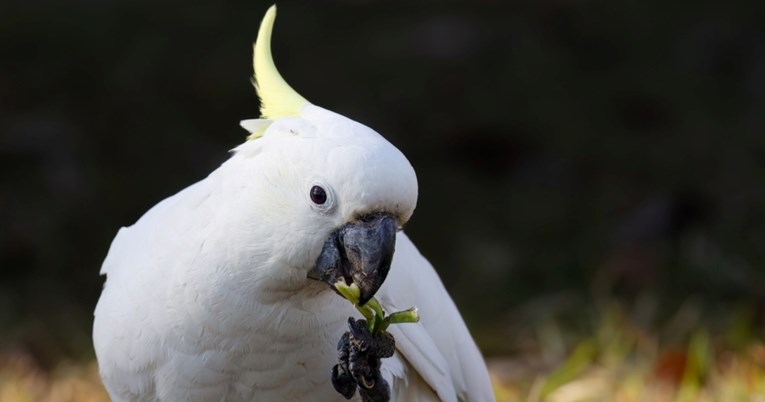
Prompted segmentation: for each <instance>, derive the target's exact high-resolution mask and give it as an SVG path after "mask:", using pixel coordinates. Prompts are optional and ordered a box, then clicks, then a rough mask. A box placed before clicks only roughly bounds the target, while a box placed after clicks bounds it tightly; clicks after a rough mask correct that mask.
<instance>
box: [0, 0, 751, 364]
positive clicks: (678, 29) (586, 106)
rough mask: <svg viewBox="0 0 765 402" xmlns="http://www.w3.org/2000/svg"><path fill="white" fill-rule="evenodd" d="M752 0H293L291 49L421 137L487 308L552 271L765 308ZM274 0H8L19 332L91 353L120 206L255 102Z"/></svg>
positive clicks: (4, 77)
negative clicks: (264, 25) (265, 21)
mask: <svg viewBox="0 0 765 402" xmlns="http://www.w3.org/2000/svg"><path fill="white" fill-rule="evenodd" d="M750 3H751V4H749V3H746V2H717V4H702V3H700V2H695V1H684V2H666V1H658V0H655V1H589V0H578V1H504V2H502V1H488V0H487V1H460V2H458V1H447V2H441V1H374V0H367V1H312V2H308V1H305V2H293V1H284V2H280V3H279V17H278V18H277V22H276V28H275V34H274V44H273V48H274V54H275V59H276V62H277V65H278V66H279V68H280V69H281V71H282V74H283V75H284V76H285V77H286V79H287V81H289V82H290V83H291V84H292V86H293V87H294V88H296V89H297V90H298V91H299V92H300V93H301V94H303V95H304V96H305V97H306V98H308V99H309V100H310V101H312V102H313V103H315V104H317V105H320V106H323V107H326V108H328V109H331V110H334V111H337V112H339V113H341V114H344V115H346V116H349V117H351V118H353V119H356V120H358V121H361V122H363V123H365V124H367V125H369V126H371V127H373V128H375V129H376V130H377V131H379V132H380V133H382V134H383V135H384V136H386V137H387V138H388V139H389V140H390V141H391V142H392V143H394V144H395V145H396V146H397V147H398V148H399V149H401V150H402V151H403V152H404V154H406V155H407V156H408V157H409V159H410V160H411V162H412V164H413V165H414V167H415V169H416V171H417V173H418V178H419V182H420V198H419V204H418V208H417V211H416V212H415V215H414V218H413V219H412V221H411V222H410V224H409V226H408V228H407V231H408V233H409V234H410V236H411V237H412V238H413V240H414V241H415V243H416V244H418V245H419V247H420V249H421V251H422V252H423V253H424V254H425V255H426V256H427V257H428V258H429V259H430V260H431V261H432V262H433V263H434V265H435V266H436V268H437V269H438V271H439V273H440V274H441V276H442V278H443V279H444V282H445V284H446V285H447V287H448V288H449V290H450V291H451V293H452V294H453V296H454V298H455V300H456V302H457V304H458V305H459V306H460V307H461V309H462V311H463V312H464V314H465V316H466V319H467V320H468V322H469V323H470V325H471V327H472V328H473V329H474V330H475V331H476V332H477V333H481V334H486V333H491V332H492V331H493V330H494V329H495V328H498V326H499V325H502V322H503V317H505V314H506V313H507V312H508V311H511V310H513V309H514V308H515V307H516V306H519V305H522V304H524V303H528V302H530V301H533V300H535V299H537V298H539V297H541V296H542V295H549V294H552V295H555V294H574V295H581V296H582V297H581V298H579V299H577V300H584V302H583V303H582V305H581V308H582V309H587V308H588V305H587V302H586V300H588V297H590V296H588V295H591V294H593V293H598V292H604V293H606V294H609V295H611V296H612V297H616V298H619V299H622V298H623V299H630V298H632V297H634V296H636V295H641V294H646V293H649V294H653V295H657V297H666V298H668V299H675V300H678V301H682V300H684V299H686V298H688V297H694V298H696V299H701V300H703V301H704V302H705V303H710V304H714V303H718V302H725V303H727V302H730V301H734V302H742V303H745V304H747V305H751V306H754V308H755V310H757V311H759V306H760V305H761V304H762V303H761V302H762V301H764V300H765V298H764V296H765V269H764V266H763V265H764V263H765V249H764V248H763V246H764V245H765V226H764V224H765V186H764V185H763V184H764V183H765V174H764V173H765V113H764V112H765V41H763V36H762V35H761V32H762V27H763V25H762V24H763V22H762V21H763V16H765V13H763V7H762V5H761V3H757V2H750ZM269 5H270V3H268V2H262V1H254V0H253V1H231V2H213V1H209V2H184V1H166V0H162V1H147V0H143V1H122V0H109V1H94V0H80V1H64V2H62V1H52V0H39V1H15V0H11V1H4V2H2V3H1V4H0V164H1V165H0V167H1V168H0V267H1V269H2V271H1V273H0V345H2V346H0V350H2V349H3V348H19V347H21V348H24V349H26V350H28V351H30V352H31V353H33V354H35V355H36V356H38V358H39V359H40V360H43V361H48V362H55V361H56V360H57V359H59V358H61V357H66V356H85V357H87V356H89V355H91V354H92V352H91V349H90V344H89V336H90V325H91V320H92V317H91V313H92V310H93V308H94V306H95V302H96V300H97V298H98V295H99V292H100V287H101V283H102V281H103V279H102V278H101V277H99V276H98V271H99V268H100V263H101V261H102V259H103V257H104V256H105V254H106V251H107V249H108V247H109V244H110V242H111V239H112V238H113V236H114V235H115V234H116V231H117V229H118V228H119V227H120V226H124V225H129V224H132V223H133V222H134V221H135V220H136V219H138V217H140V216H141V214H142V213H143V212H145V211H146V210H147V209H148V208H150V207H151V206H152V205H154V204H155V203H157V202H158V201H160V200H161V199H163V198H165V197H167V196H169V195H172V194H173V193H175V192H176V191H178V190H180V189H182V188H183V187H185V186H187V185H189V184H191V183H192V182H194V181H196V180H199V179H201V178H203V177H204V176H205V175H206V174H208V173H209V172H210V171H212V170H213V169H214V168H215V167H216V166H218V165H219V164H220V163H221V162H222V161H224V160H225V159H226V158H227V156H228V154H227V151H228V150H229V149H231V148H233V147H234V146H236V145H237V144H238V143H240V142H242V141H243V140H244V138H245V136H246V133H245V132H244V131H243V130H242V129H240V128H239V127H238V121H239V120H242V119H245V118H254V117H257V115H258V111H257V109H258V103H257V98H256V97H255V94H254V91H253V89H252V87H251V85H250V81H249V76H250V74H251V70H250V69H251V45H252V42H253V41H254V39H255V35H256V33H257V28H258V25H259V22H260V19H261V17H262V15H263V13H264V12H265V10H266V8H267V7H268V6H269ZM545 311H546V310H545V309H544V308H542V309H539V314H545ZM510 330H511V331H512V328H511V329H510ZM495 350H499V351H501V347H500V348H499V349H496V346H495Z"/></svg>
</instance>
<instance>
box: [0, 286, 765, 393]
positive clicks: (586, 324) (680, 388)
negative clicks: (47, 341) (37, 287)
mask: <svg viewBox="0 0 765 402" xmlns="http://www.w3.org/2000/svg"><path fill="white" fill-rule="evenodd" d="M649 304H650V303H649ZM561 305H562V306H568V307H566V308H564V309H560V308H558V307H556V306H561ZM572 306H579V307H580V309H579V310H577V309H576V308H575V307H572ZM581 307H582V304H577V303H571V302H570V300H569V301H566V300H564V301H563V303H560V302H559V301H558V302H556V301H555V300H543V301H541V302H538V303H531V304H529V305H528V306H525V307H524V308H522V309H520V310H519V311H520V313H519V312H516V313H513V314H509V315H508V317H502V319H500V320H497V322H507V323H508V324H507V326H506V327H504V328H503V327H495V328H493V329H492V331H491V332H492V336H493V337H494V338H492V337H488V336H483V337H479V339H480V340H481V341H482V344H485V345H487V348H486V349H487V350H489V351H492V353H491V355H492V357H490V358H489V359H488V364H489V368H490V372H491V376H492V381H493V383H494V389H495V392H496V395H497V399H498V401H500V402H506V401H528V402H542V401H546V402H574V401H580V402H584V401H615V402H631V401H636V402H637V401H656V402H664V401H666V402H686V401H688V402H691V401H693V402H696V401H699V402H705V401H724V402H728V401H750V402H755V401H763V402H765V343H763V341H762V337H761V336H760V332H759V331H758V325H757V324H756V319H755V317H754V314H753V313H752V312H751V310H749V309H746V308H737V307H731V308H721V309H718V310H713V309H708V308H705V307H704V306H702V305H701V304H699V303H695V302H686V303H684V304H681V305H680V306H679V307H678V308H677V309H676V311H674V312H673V313H672V314H668V315H667V317H666V319H664V320H662V319H658V318H657V316H658V315H659V314H658V313H657V312H658V311H659V309H658V308H656V306H654V308H653V309H651V308H648V309H646V306H645V303H643V302H637V303H633V305H632V307H631V308H627V307H626V305H625V304H623V303H619V302H615V301H609V302H607V303H600V304H595V305H594V307H591V308H589V310H587V311H589V312H588V313H581V311H583V310H582V309H581ZM646 311H653V313H651V314H646ZM541 312H544V313H541ZM570 312H578V313H577V314H575V315H574V317H579V319H580V320H579V322H578V323H577V322H576V320H574V321H572V320H571V316H572V315H571V314H569V313H570ZM726 312H727V314H726ZM583 316H584V317H588V318H587V319H585V320H581V318H582V317H583ZM523 322H525V325H521V323H523ZM659 322H660V323H661V325H659V324H657V323H659ZM479 335H481V334H480V333H479ZM492 339H494V340H492ZM108 400H109V399H108V396H107V394H106V392H105V391H104V389H103V387H102V385H101V383H100V381H99V378H98V372H97V366H96V363H95V362H87V363H72V362H62V363H60V364H59V365H58V366H56V367H55V368H53V369H50V370H45V369H43V368H41V367H39V366H38V365H37V364H36V363H35V361H34V360H33V359H32V358H31V357H30V356H29V355H27V354H22V353H11V354H5V355H4V357H0V401H3V402H32V401H34V402H38V401H39V402H97V401H108Z"/></svg>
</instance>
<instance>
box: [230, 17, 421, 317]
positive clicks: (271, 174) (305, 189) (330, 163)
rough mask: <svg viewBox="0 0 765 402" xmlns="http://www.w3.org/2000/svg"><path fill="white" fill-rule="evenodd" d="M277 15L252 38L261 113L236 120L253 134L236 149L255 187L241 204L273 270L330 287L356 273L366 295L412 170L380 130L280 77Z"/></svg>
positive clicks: (399, 216) (405, 216)
mask: <svg viewBox="0 0 765 402" xmlns="http://www.w3.org/2000/svg"><path fill="white" fill-rule="evenodd" d="M275 17H276V8H275V6H272V7H271V8H270V9H269V10H268V12H267V13H266V15H265V17H264V19H263V22H262V23H261V27H260V31H259V33H258V38H257V40H256V43H255V46H254V62H253V64H254V70H255V75H254V84H255V87H256V90H257V92H258V96H259V98H260V101H261V109H260V111H261V118H259V119H252V120H245V121H242V123H241V125H242V127H244V128H245V129H246V130H248V131H249V132H250V135H249V137H248V141H247V142H245V143H244V144H242V145H240V146H239V147H237V148H236V149H235V156H234V158H237V159H238V160H240V162H241V163H237V164H236V166H238V168H237V169H238V170H239V175H238V177H241V178H242V179H241V180H242V182H241V183H238V184H236V185H237V186H240V187H243V188H246V189H247V190H246V191H248V192H249V193H250V194H252V196H251V197H246V196H243V197H239V198H240V199H242V200H245V201H243V203H244V204H247V205H241V206H240V207H239V208H250V209H251V210H252V211H255V214H257V215H258V219H257V225H258V226H259V227H258V228H253V231H254V232H255V233H259V236H262V237H266V238H267V243H268V244H269V245H270V247H269V248H268V250H265V251H262V252H263V253H267V254H268V256H267V257H268V258H269V259H270V260H271V261H276V262H278V263H276V264H272V267H271V268H270V269H273V270H280V271H281V272H272V273H271V274H273V275H277V276H280V277H284V278H289V280H290V281H293V282H296V281H313V280H319V281H323V282H326V283H327V285H329V286H330V287H332V288H334V284H335V283H337V282H338V281H341V280H342V281H345V282H346V284H351V283H355V284H356V285H357V286H358V287H359V288H360V289H361V298H360V302H361V303H362V304H363V303H364V302H366V301H367V300H369V299H370V298H371V297H372V296H373V295H374V294H375V292H376V291H377V290H378V289H379V287H380V286H381V285H382V283H383V281H384V280H385V278H386V276H387V274H388V271H389V269H390V264H391V261H392V258H393V253H394V245H395V236H396V232H397V231H398V230H399V229H400V228H401V227H402V226H403V225H404V224H405V223H406V222H407V221H408V220H409V218H410V217H411V215H412V213H413V211H414V208H415V205H416V203H417V178H416V176H415V173H414V169H413V168H412V166H411V164H410V163H409V161H408V160H407V159H406V157H404V155H403V154H402V153H401V152H400V151H399V150H398V149H397V148H396V147H394V146H393V145H392V144H391V143H389V142H388V141H387V140H385V138H383V137H382V136H381V135H379V134H378V133H376V132H375V131H374V130H372V129H370V128H369V127H366V126H364V125H363V124H360V123H358V122H355V121H353V120H351V119H349V118H347V117H345V116H342V115H340V114H337V113H334V112H331V111H329V110H326V109H323V108H321V107H318V106H315V105H313V104H311V103H310V102H308V101H307V100H306V99H305V98H303V97H302V96H301V95H299V94H298V93H297V92H296V91H295V90H293V89H292V88H291V87H290V86H289V85H288V84H287V83H286V82H285V81H284V79H283V78H282V76H281V75H280V74H279V72H278V71H277V69H276V67H275V65H274V62H273V58H272V55H271V46H270V41H271V32H272V29H273V25H274V19H275ZM252 177H257V178H258V179H257V180H254V179H252V180H251V179H249V178H252ZM253 225H254V224H253ZM262 240H263V241H266V239H262Z"/></svg>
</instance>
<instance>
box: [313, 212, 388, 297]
mask: <svg viewBox="0 0 765 402" xmlns="http://www.w3.org/2000/svg"><path fill="white" fill-rule="evenodd" d="M396 226H397V225H396V218H394V217H393V216H392V215H390V214H385V213H378V214H371V215H365V216H363V217H361V218H359V219H357V220H356V221H354V222H351V223H348V224H345V225H343V226H341V227H339V228H338V229H337V230H335V231H334V232H332V234H331V235H330V236H329V238H328V239H327V240H326V241H325V242H324V247H323V248H322V250H321V254H319V258H318V259H317V260H316V265H315V266H314V267H313V269H311V271H310V272H309V273H308V277H309V278H313V279H318V280H321V281H324V282H326V283H327V284H329V286H330V287H332V288H333V289H334V288H335V286H334V285H335V283H337V281H339V280H344V281H345V283H346V284H348V285H350V284H351V283H355V284H356V286H358V287H359V289H360V290H361V296H360V297H359V303H360V304H364V303H366V302H367V301H369V299H371V298H372V296H374V295H375V293H377V290H378V289H380V286H382V284H383V282H384V281H385V278H386V277H387V276H388V271H389V270H390V264H391V262H392V261H393V251H394V249H395V244H396Z"/></svg>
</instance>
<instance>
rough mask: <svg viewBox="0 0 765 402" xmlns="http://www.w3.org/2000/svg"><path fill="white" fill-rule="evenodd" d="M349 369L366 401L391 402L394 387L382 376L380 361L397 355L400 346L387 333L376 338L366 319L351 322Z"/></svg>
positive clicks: (349, 320) (351, 320)
mask: <svg viewBox="0 0 765 402" xmlns="http://www.w3.org/2000/svg"><path fill="white" fill-rule="evenodd" d="M348 327H349V329H350V331H349V337H348V352H349V353H348V368H349V370H350V373H351V376H352V377H353V378H354V379H355V380H356V382H357V383H358V386H359V393H360V394H361V397H362V400H363V401H365V402H387V401H389V400H390V388H389V387H388V383H387V382H386V381H385V379H384V378H383V377H382V375H381V374H380V365H381V362H380V359H382V358H386V357H391V356H393V352H394V351H395V349H396V343H395V341H394V339H393V336H392V335H391V334H389V333H387V332H382V333H381V334H379V335H373V334H372V333H371V332H369V329H368V328H367V322H366V321H365V320H354V319H353V318H350V319H348Z"/></svg>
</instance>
